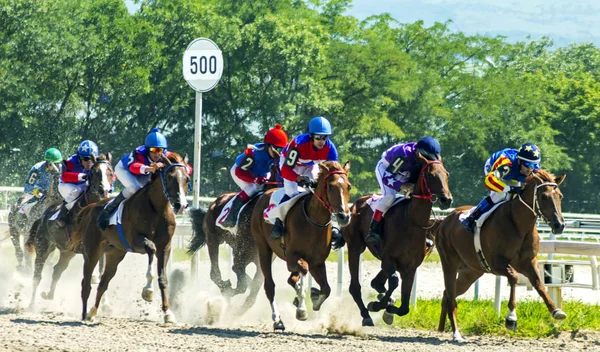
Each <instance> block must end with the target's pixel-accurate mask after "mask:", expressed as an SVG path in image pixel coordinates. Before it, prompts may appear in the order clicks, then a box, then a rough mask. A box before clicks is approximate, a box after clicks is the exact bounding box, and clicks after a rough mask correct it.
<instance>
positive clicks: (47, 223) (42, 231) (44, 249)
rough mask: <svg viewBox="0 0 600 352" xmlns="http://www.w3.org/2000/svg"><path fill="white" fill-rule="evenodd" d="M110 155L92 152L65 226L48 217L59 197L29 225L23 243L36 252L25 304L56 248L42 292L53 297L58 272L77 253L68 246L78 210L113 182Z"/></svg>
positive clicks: (102, 194) (101, 196)
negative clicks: (85, 183)
mask: <svg viewBox="0 0 600 352" xmlns="http://www.w3.org/2000/svg"><path fill="white" fill-rule="evenodd" d="M111 159H112V156H111V155H110V153H108V154H107V155H104V154H100V156H99V157H98V158H97V159H96V158H95V157H94V156H93V155H92V160H93V161H94V164H93V165H92V167H91V168H90V173H89V175H88V182H89V186H88V187H87V189H86V191H85V192H84V193H83V194H82V195H81V196H80V197H79V199H78V200H77V202H76V203H75V205H73V208H72V209H71V211H70V213H69V220H68V221H67V225H66V226H65V227H59V226H58V225H57V224H56V221H53V220H50V218H51V217H52V216H53V215H54V214H55V213H56V212H57V211H58V209H60V206H61V204H62V201H58V202H56V203H54V204H52V205H50V206H49V207H48V208H47V209H46V211H45V212H44V215H43V216H42V217H41V218H40V219H39V220H37V221H36V222H35V223H34V225H33V226H32V227H31V231H30V233H29V238H28V239H27V243H26V244H25V247H26V248H27V250H28V251H29V252H30V253H33V252H34V251H35V252H36V257H35V269H34V273H33V291H32V294H31V302H30V304H29V307H30V308H33V307H34V305H35V296H36V294H37V289H38V286H39V284H40V281H41V280H42V271H43V269H44V264H45V263H46V260H47V259H48V256H49V255H50V254H51V253H52V252H54V250H55V249H56V248H58V250H59V251H60V257H59V258H58V262H57V263H56V265H54V271H53V273H52V283H51V284H50V290H49V291H48V292H42V298H44V299H54V291H55V290H56V284H57V283H58V280H59V279H60V277H61V276H62V273H63V272H64V271H65V270H66V269H67V267H68V266H69V263H70V262H71V259H73V257H75V255H76V254H77V253H81V251H80V248H76V249H75V251H73V250H70V249H69V245H70V242H71V235H73V232H74V230H75V226H76V224H77V215H78V213H79V210H80V209H82V208H84V207H85V206H87V205H88V204H92V203H95V202H98V201H100V200H101V199H104V198H107V197H108V196H109V194H110V192H111V189H112V182H113V169H112V166H111V164H110V162H111Z"/></svg>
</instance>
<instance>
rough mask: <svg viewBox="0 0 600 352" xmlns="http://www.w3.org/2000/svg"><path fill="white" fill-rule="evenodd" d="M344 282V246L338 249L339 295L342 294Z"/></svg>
mask: <svg viewBox="0 0 600 352" xmlns="http://www.w3.org/2000/svg"><path fill="white" fill-rule="evenodd" d="M343 283H344V247H342V248H340V249H339V251H338V277H337V295H338V296H341V295H342V285H343Z"/></svg>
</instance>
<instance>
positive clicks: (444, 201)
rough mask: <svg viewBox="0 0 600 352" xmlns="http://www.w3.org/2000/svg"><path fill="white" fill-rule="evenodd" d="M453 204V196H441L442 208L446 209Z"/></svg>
mask: <svg viewBox="0 0 600 352" xmlns="http://www.w3.org/2000/svg"><path fill="white" fill-rule="evenodd" d="M451 205H452V198H448V197H446V196H441V197H440V209H442V210H446V209H448V208H450V206H451Z"/></svg>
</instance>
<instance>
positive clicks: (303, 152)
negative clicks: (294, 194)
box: [281, 133, 338, 182]
mask: <svg viewBox="0 0 600 352" xmlns="http://www.w3.org/2000/svg"><path fill="white" fill-rule="evenodd" d="M281 153H282V155H283V159H284V162H283V165H282V166H281V176H282V177H283V178H284V179H286V180H289V181H293V182H296V179H297V178H298V174H297V173H296V171H294V168H295V167H296V166H312V165H314V164H315V163H319V162H322V161H337V160H338V152H337V149H336V148H335V145H334V144H333V142H332V141H331V139H329V138H328V139H327V141H326V143H325V145H324V146H323V148H321V149H316V148H315V147H314V146H313V144H312V140H311V138H310V134H308V133H305V134H301V135H299V136H298V137H296V138H294V139H292V141H291V142H290V143H289V144H288V145H287V146H286V147H285V148H284V149H283V151H282V152H281Z"/></svg>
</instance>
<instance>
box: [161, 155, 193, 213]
mask: <svg viewBox="0 0 600 352" xmlns="http://www.w3.org/2000/svg"><path fill="white" fill-rule="evenodd" d="M162 161H163V163H164V164H165V165H166V166H165V167H164V168H162V169H161V170H160V179H161V182H162V184H163V190H164V192H165V196H166V197H167V199H168V200H169V202H170V203H171V206H173V210H174V212H175V214H177V215H181V214H183V210H184V209H185V208H187V207H188V202H187V199H186V195H187V190H188V181H189V176H188V168H187V163H188V157H187V155H186V156H185V157H184V158H182V157H181V156H180V155H179V154H177V153H175V152H169V153H168V154H167V156H166V157H163V158H162Z"/></svg>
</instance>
